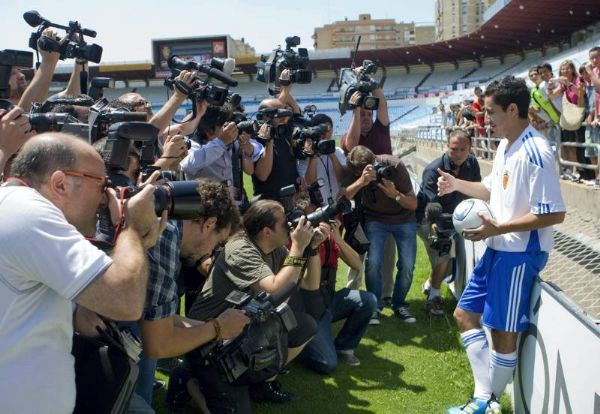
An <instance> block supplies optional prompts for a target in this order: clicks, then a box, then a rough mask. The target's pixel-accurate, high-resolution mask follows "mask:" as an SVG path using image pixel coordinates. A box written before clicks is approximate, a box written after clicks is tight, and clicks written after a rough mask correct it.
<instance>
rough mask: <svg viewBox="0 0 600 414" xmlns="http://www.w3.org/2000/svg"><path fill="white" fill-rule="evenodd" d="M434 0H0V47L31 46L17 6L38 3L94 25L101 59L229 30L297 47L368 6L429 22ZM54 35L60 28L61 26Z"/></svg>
mask: <svg viewBox="0 0 600 414" xmlns="http://www.w3.org/2000/svg"><path fill="white" fill-rule="evenodd" d="M434 5H435V0H418V1H416V2H415V1H414V0H395V1H393V0H370V1H364V0H363V1H356V0H352V1H350V0H347V1H340V0H287V1H267V0H249V1H240V0H221V1H214V0H211V1H206V0H200V1H199V0H196V1H189V0H180V1H168V0H167V1H165V0H162V1H159V0H144V1H141V0H120V1H116V0H91V1H86V0H77V1H75V0H54V1H52V2H50V1H48V0H45V1H16V0H0V10H1V12H0V13H1V14H0V18H1V20H2V37H1V38H0V50H3V49H17V50H29V49H28V48H27V42H28V39H29V35H30V33H31V32H32V31H33V30H34V28H32V27H31V26H29V25H28V24H27V23H26V22H25V21H24V20H23V17H22V16H23V13H24V12H26V11H29V10H37V11H38V12H39V13H40V14H41V15H42V16H43V17H45V18H46V19H47V20H50V21H52V22H54V23H58V24H62V25H67V23H68V21H69V20H77V21H79V22H80V23H81V25H82V26H83V27H85V28H89V29H93V30H95V31H97V32H98V36H97V37H96V38H95V39H92V38H88V39H87V42H88V43H98V44H99V45H100V46H102V47H103V48H104V51H103V54H102V62H132V61H150V60H151V59H152V53H151V40H152V39H164V38H171V37H195V36H210V35H224V34H229V35H230V36H232V37H233V38H235V39H239V38H242V37H243V38H244V39H245V40H246V42H247V43H249V44H250V45H251V46H253V47H254V48H255V49H256V51H257V53H259V54H260V53H268V52H270V51H271V50H272V49H273V48H274V47H275V46H276V45H278V44H284V39H285V37H286V36H290V35H298V36H300V38H301V41H302V43H301V44H300V46H301V47H306V48H308V49H312V48H313V47H312V43H313V41H312V39H311V36H312V34H313V31H314V28H315V27H321V26H323V25H325V24H328V23H332V22H334V21H338V20H344V18H345V17H347V18H348V20H356V19H357V18H358V15H359V14H363V13H370V14H371V18H373V19H384V18H388V19H389V18H393V19H395V20H396V21H405V22H411V21H414V22H416V23H430V24H433V21H434ZM59 35H60V32H59Z"/></svg>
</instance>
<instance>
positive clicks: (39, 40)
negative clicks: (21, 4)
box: [23, 10, 102, 63]
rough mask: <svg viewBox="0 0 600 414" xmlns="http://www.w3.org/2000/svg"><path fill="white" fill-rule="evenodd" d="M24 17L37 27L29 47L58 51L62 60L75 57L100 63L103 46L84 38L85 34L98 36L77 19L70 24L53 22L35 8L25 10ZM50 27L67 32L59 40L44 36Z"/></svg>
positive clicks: (30, 38) (28, 22) (30, 39)
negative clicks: (89, 42) (86, 40)
mask: <svg viewBox="0 0 600 414" xmlns="http://www.w3.org/2000/svg"><path fill="white" fill-rule="evenodd" d="M23 19H25V21H26V22H27V24H29V25H30V26H32V27H37V30H36V31H35V32H33V33H32V34H31V36H30V37H29V47H30V48H32V49H33V50H35V51H37V50H38V47H39V48H40V49H41V50H45V51H47V52H58V53H60V59H61V60H64V59H70V58H75V59H85V60H88V61H90V62H94V63H100V59H101V58H102V47H101V46H99V45H97V44H95V43H92V44H87V43H86V42H85V41H84V40H83V36H89V37H96V32H95V31H94V30H90V29H84V28H82V27H81V24H80V23H79V22H77V21H70V22H69V25H68V26H63V25H60V24H56V23H52V22H51V21H49V20H47V19H44V18H43V17H42V16H40V14H39V13H38V12H37V11H35V10H31V11H28V12H25V13H24V14H23ZM48 27H56V28H58V29H64V30H66V32H67V34H66V36H65V37H64V38H62V39H58V40H53V39H50V38H47V37H45V36H42V32H43V31H44V30H45V29H46V28H48Z"/></svg>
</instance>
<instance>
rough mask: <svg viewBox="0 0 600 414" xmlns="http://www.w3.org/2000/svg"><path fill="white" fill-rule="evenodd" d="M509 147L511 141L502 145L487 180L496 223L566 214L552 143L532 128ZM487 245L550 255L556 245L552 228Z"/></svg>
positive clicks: (493, 239)
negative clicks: (532, 216) (534, 215)
mask: <svg viewBox="0 0 600 414" xmlns="http://www.w3.org/2000/svg"><path fill="white" fill-rule="evenodd" d="M507 145H508V140H507V139H503V140H502V141H500V144H499V145H498V151H497V152H496V158H495V159H494V166H493V168H492V173H491V174H490V175H488V176H487V177H485V178H484V179H483V184H484V185H485V187H486V188H487V189H488V191H490V194H491V196H490V208H491V210H492V213H493V214H494V217H495V218H496V220H497V221H498V222H500V223H504V222H507V221H510V220H514V219H516V218H519V217H522V216H524V215H525V214H527V213H534V214H548V213H556V212H563V211H566V209H565V204H564V202H563V199H562V196H561V194H560V184H559V181H558V175H557V173H556V167H555V165H554V162H555V160H554V154H553V152H552V148H550V145H548V140H546V139H545V138H544V137H543V136H542V135H541V134H540V133H539V132H538V131H536V130H535V129H534V128H533V127H531V126H528V127H527V128H525V130H524V131H523V132H522V134H521V136H520V137H519V138H518V139H517V140H516V141H515V142H514V143H513V144H512V145H511V146H510V148H508V149H507V148H506V147H507ZM486 244H487V245H488V246H489V247H491V248H492V249H495V250H500V251H505V252H525V251H540V250H542V251H545V252H548V251H550V249H552V246H553V245H554V241H553V237H552V227H545V228H542V229H538V230H533V231H522V232H514V233H506V234H502V235H500V236H495V237H490V238H488V239H487V240H486Z"/></svg>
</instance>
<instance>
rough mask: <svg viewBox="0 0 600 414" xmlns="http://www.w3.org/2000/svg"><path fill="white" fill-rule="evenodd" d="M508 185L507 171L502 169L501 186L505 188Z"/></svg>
mask: <svg viewBox="0 0 600 414" xmlns="http://www.w3.org/2000/svg"><path fill="white" fill-rule="evenodd" d="M507 187H508V171H506V170H504V174H502V188H504V189H505V190H506V188H507Z"/></svg>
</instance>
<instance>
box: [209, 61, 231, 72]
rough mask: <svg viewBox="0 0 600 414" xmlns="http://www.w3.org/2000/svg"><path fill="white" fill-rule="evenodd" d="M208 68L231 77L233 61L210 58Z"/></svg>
mask: <svg viewBox="0 0 600 414" xmlns="http://www.w3.org/2000/svg"><path fill="white" fill-rule="evenodd" d="M210 66H212V67H213V68H215V69H219V70H220V71H222V72H224V73H226V74H227V75H231V74H232V73H233V70H234V69H235V59H233V58H227V59H219V58H212V59H211V60H210Z"/></svg>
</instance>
